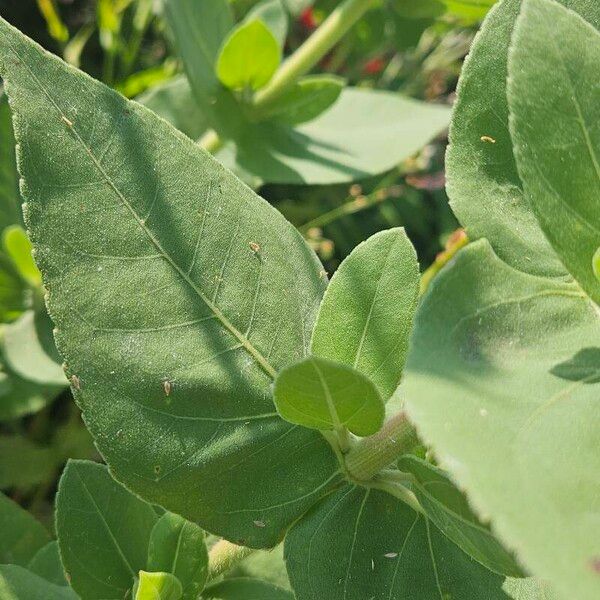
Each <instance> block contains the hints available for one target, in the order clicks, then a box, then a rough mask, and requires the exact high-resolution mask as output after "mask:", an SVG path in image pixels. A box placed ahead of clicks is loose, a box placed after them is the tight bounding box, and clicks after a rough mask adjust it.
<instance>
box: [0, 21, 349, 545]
mask: <svg viewBox="0 0 600 600" xmlns="http://www.w3.org/2000/svg"><path fill="white" fill-rule="evenodd" d="M0 49H1V52H0V56H1V57H2V58H1V59H0V62H1V67H0V73H2V76H3V77H4V78H5V81H7V87H8V91H9V93H10V95H11V99H12V102H13V105H14V110H15V115H16V131H17V139H18V140H19V143H20V146H21V155H20V163H21V169H22V174H23V176H24V178H25V181H26V185H25V189H24V191H25V192H26V194H25V195H26V197H27V201H28V205H27V207H28V211H27V212H28V221H29V226H30V230H31V234H32V239H33V242H34V246H36V250H37V254H36V258H37V259H38V263H39V265H40V267H41V270H42V273H43V274H44V278H45V279H44V283H45V285H46V286H47V288H48V290H49V301H48V302H49V307H50V312H51V314H52V317H53V321H54V323H55V324H56V327H57V329H58V334H57V342H58V346H59V350H61V352H62V354H63V355H64V356H65V358H66V361H67V363H68V371H69V376H70V377H71V381H72V383H73V390H74V393H75V396H76V399H77V401H78V402H79V403H80V405H81V406H82V408H83V412H84V417H85V419H86V423H87V426H88V427H89V429H90V430H91V432H92V434H93V435H94V437H95V439H96V443H97V445H98V448H99V449H100V451H101V452H102V454H103V455H104V457H105V458H106V459H107V462H108V463H109V464H110V466H111V469H112V472H113V473H114V475H115V476H116V477H117V478H118V479H119V480H120V481H124V482H126V483H127V485H128V486H130V487H131V488H133V489H134V490H135V491H136V492H137V493H138V494H140V495H142V496H144V497H146V498H147V499H149V500H150V501H152V502H154V503H157V504H160V505H161V506H164V507H165V508H167V509H169V510H171V511H172V512H175V513H177V514H181V515H182V516H185V517H186V518H188V519H189V520H192V521H197V522H198V523H200V524H201V525H202V526H203V528H205V529H208V530H209V531H213V532H217V533H219V534H221V535H223V536H226V537H228V538H229V539H232V540H234V541H238V542H244V543H245V544H246V545H249V546H271V545H275V544H276V543H277V542H278V541H279V540H280V539H281V538H282V536H283V532H284V531H285V529H286V528H287V526H288V525H289V524H290V523H291V522H293V521H294V520H295V519H296V518H297V517H298V516H299V515H300V514H302V512H304V511H305V510H306V509H307V508H308V507H310V506H311V505H312V503H313V502H314V501H315V500H316V499H317V498H318V497H319V496H320V495H321V494H322V493H324V492H325V491H326V490H327V489H328V487H329V486H330V485H332V483H333V482H334V481H335V480H336V478H337V477H338V474H337V470H338V465H337V462H336V459H335V456H334V454H333V452H332V451H331V449H330V446H329V445H328V444H327V442H326V441H325V440H324V439H323V437H322V436H321V435H320V434H319V433H317V432H311V431H308V430H305V429H301V428H298V427H294V426H292V425H290V424H288V423H286V422H284V421H283V420H281V419H280V418H279V417H278V416H277V414H276V411H275V408H274V406H273V402H272V399H271V394H270V383H271V380H272V378H273V376H274V375H275V373H276V372H277V371H278V370H279V369H280V368H282V367H283V366H285V365H286V364H289V363H291V362H293V361H295V360H298V359H300V358H302V356H303V355H304V354H305V353H306V350H307V346H308V339H309V337H310V331H311V330H312V325H313V323H314V319H315V314H316V311H317V308H318V305H319V301H320V299H321V295H322V293H323V288H324V286H325V280H324V278H323V276H322V274H321V271H322V267H321V265H320V264H319V262H318V260H317V259H316V257H315V255H314V253H313V252H312V251H311V250H310V249H309V248H308V246H307V245H306V244H305V242H304V240H303V239H302V237H301V236H300V235H299V234H298V233H297V232H296V230H295V229H294V228H293V227H292V226H291V225H290V224H289V223H288V222H287V221H285V220H284V218H283V217H282V216H281V215H280V214H279V213H278V212H277V211H275V210H274V209H273V208H272V207H271V206H270V205H269V204H267V203H266V202H265V201H264V200H262V199H261V198H259V197H258V196H256V195H255V194H254V193H253V192H252V191H251V190H249V189H248V188H247V187H246V186H245V185H244V184H242V183H241V182H240V181H239V180H237V179H236V178H235V177H234V176H233V175H231V174H230V173H229V172H227V171H226V170H225V169H224V168H223V167H221V166H220V165H219V163H218V162H217V161H216V160H214V159H213V158H212V157H211V156H210V155H208V154H207V153H206V152H204V151H203V150H201V149H200V148H198V147H197V146H196V145H195V144H194V143H193V142H191V141H190V140H189V139H188V138H186V137H185V136H183V135H181V134H180V133H178V132H177V131H176V130H175V129H173V128H172V127H171V126H170V125H168V124H167V123H165V122H164V121H163V120H161V119H158V118H156V116H155V115H154V114H153V113H151V112H149V111H148V110H147V109H145V108H143V107H141V106H140V105H139V104H137V103H135V102H129V101H127V100H125V99H124V98H123V97H122V96H120V95H118V94H117V93H115V92H114V91H112V90H110V89H108V88H107V87H105V86H103V85H102V84H100V83H98V82H95V81H93V80H92V79H90V78H89V77H87V76H86V75H84V74H82V73H81V72H78V71H76V70H74V69H72V68H70V67H68V66H67V65H65V64H64V63H63V62H61V61H60V60H58V59H56V58H54V57H51V56H50V55H48V54H46V53H44V52H43V51H42V50H41V49H40V48H39V47H38V46H36V45H35V44H33V43H32V42H31V41H29V40H28V39H27V38H25V37H24V36H23V35H22V34H20V33H19V32H18V31H17V30H15V29H13V28H12V27H11V26H9V25H8V24H6V23H5V22H0ZM57 82H59V83H60V85H58V83H57ZM274 477H275V478H276V482H277V483H276V485H274V483H273V481H274Z"/></svg>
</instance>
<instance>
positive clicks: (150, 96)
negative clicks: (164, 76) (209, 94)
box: [136, 3, 212, 140]
mask: <svg viewBox="0 0 600 600" xmlns="http://www.w3.org/2000/svg"><path fill="white" fill-rule="evenodd" d="M211 4H212V3H211ZM200 6H202V7H203V6H205V5H204V4H202V5H200ZM197 10H200V8H198V9H197ZM136 101H137V102H139V103H140V104H143V105H144V106H146V107H147V108H149V109H150V110H152V111H154V112H155V113H156V114H157V115H160V116H161V117H162V118H163V119H166V120H167V121H169V123H172V124H173V125H174V126H175V127H177V129H179V130H180V131H183V132H184V133H185V134H186V135H187V136H188V137H190V138H192V139H193V140H197V139H198V138H199V137H200V136H201V135H202V134H203V133H204V132H205V131H206V130H207V129H208V127H209V124H208V120H207V115H206V112H205V111H204V110H203V109H202V107H201V105H200V104H199V103H198V102H196V99H195V98H194V95H193V94H192V89H191V88H190V84H189V83H188V80H187V79H186V78H185V76H183V75H179V76H178V77H174V78H173V79H171V80H170V81H167V82H165V83H163V84H161V85H157V86H154V87H152V88H151V89H150V90H148V91H147V92H145V93H143V94H142V95H140V96H138V97H137V98H136Z"/></svg>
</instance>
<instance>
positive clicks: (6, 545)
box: [0, 493, 50, 600]
mask: <svg viewBox="0 0 600 600" xmlns="http://www.w3.org/2000/svg"><path fill="white" fill-rule="evenodd" d="M0 531H2V535H1V536H0V563H5V564H15V565H21V566H23V567H25V566H27V564H28V563H29V561H30V560H31V559H32V558H33V557H34V556H35V554H36V553H37V551H38V550H39V549H40V548H42V547H43V546H45V545H46V544H47V543H48V542H49V541H50V535H49V534H48V532H47V531H46V529H44V527H43V526H42V524H41V523H39V522H38V521H36V520H35V519H34V518H33V517H32V516H31V515H30V514H29V513H28V512H27V511H26V510H23V509H22V508H21V507H20V506H19V505H18V504H17V503H16V502H13V501H12V500H10V499H9V498H7V497H6V496H5V495H4V494H2V493H0ZM0 589H1V588H0ZM3 600H4V597H3Z"/></svg>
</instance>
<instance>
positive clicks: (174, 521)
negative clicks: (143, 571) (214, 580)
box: [146, 512, 208, 600]
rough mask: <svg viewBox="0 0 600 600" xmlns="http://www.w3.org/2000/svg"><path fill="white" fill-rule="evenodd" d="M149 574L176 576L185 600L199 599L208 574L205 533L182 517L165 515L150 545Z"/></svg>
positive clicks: (153, 532)
mask: <svg viewBox="0 0 600 600" xmlns="http://www.w3.org/2000/svg"><path fill="white" fill-rule="evenodd" d="M146 566H147V570H148V571H162V572H164V573H172V574H173V575H174V576H175V577H177V579H178V581H179V582H180V584H181V594H182V596H181V597H182V598H183V599H184V600H197V598H198V596H199V595H200V592H201V591H202V589H203V588H204V584H205V583H206V577H207V575H208V552H207V550H206V544H205V543H204V532H203V531H202V529H200V527H198V525H196V524H195V523H191V522H190V521H186V520H185V519H184V518H183V517H180V516H179V515H174V514H173V513H169V512H167V513H165V514H164V515H163V516H162V517H161V518H160V519H159V520H158V521H157V522H156V525H154V528H153V529H152V533H151V535H150V544H149V546H148V562H147V565H146Z"/></svg>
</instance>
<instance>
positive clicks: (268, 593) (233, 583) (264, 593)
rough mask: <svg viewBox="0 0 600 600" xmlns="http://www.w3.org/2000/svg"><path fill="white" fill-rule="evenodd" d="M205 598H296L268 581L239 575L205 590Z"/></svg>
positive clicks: (260, 599)
mask: <svg viewBox="0 0 600 600" xmlns="http://www.w3.org/2000/svg"><path fill="white" fill-rule="evenodd" d="M202 597H203V598H207V599H209V598H214V599H215V600H294V594H292V592H290V591H288V590H284V589H282V588H280V587H277V586H276V585H273V584H272V583H269V582H267V581H261V580H260V579H251V578H246V577H239V578H233V579H226V580H225V581H221V582H219V583H216V584H214V585H211V586H210V587H208V588H206V590H204V594H203V596H202Z"/></svg>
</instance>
